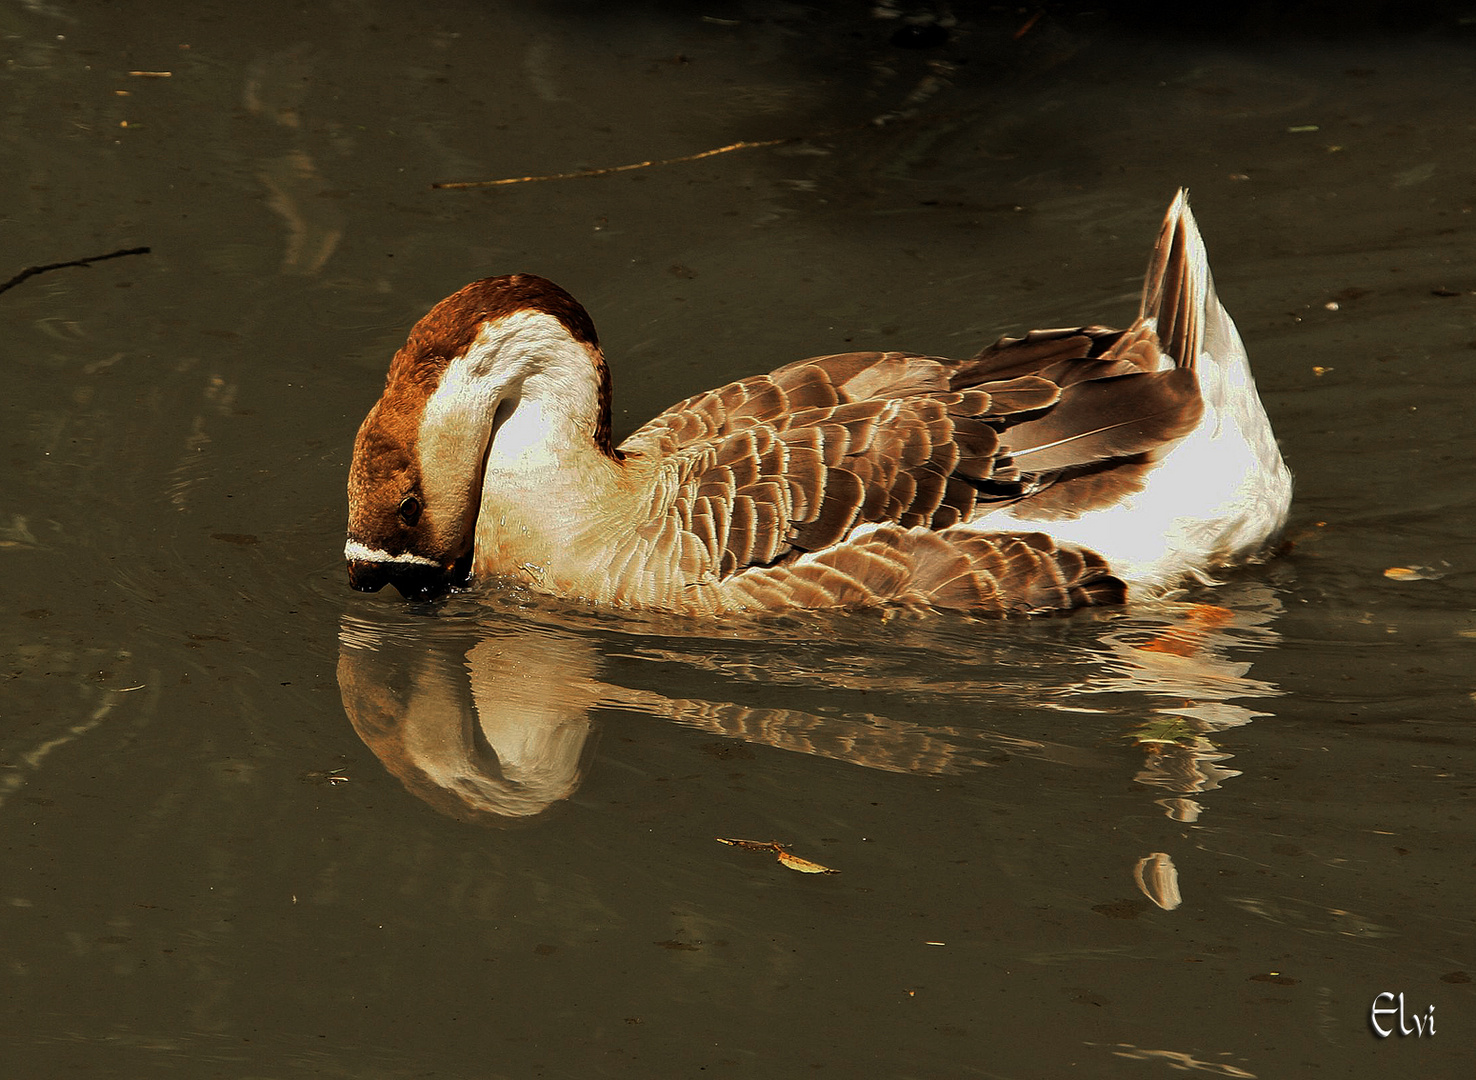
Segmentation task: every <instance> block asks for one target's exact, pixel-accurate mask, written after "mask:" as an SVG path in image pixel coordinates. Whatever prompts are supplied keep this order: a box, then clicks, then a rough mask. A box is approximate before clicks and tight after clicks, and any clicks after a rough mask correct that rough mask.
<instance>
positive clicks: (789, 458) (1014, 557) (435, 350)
mask: <svg viewBox="0 0 1476 1080" xmlns="http://www.w3.org/2000/svg"><path fill="white" fill-rule="evenodd" d="M348 494H349V527H348V541H347V544H346V547H345V557H346V559H347V561H348V570H349V580H350V582H351V584H352V585H353V586H354V587H355V588H358V589H362V590H367V591H372V590H375V589H378V588H380V587H382V586H383V585H385V584H386V583H393V584H394V585H396V586H397V587H398V588H399V590H400V591H401V592H402V593H404V595H406V596H407V597H411V598H424V597H429V596H433V595H435V594H437V593H439V592H441V591H444V590H445V589H446V588H448V587H449V586H452V585H456V584H461V583H464V582H465V581H466V580H467V579H468V577H469V575H477V576H510V577H515V578H519V579H521V580H523V581H525V582H527V583H528V584H529V585H531V586H532V587H533V588H535V589H537V590H540V591H543V592H547V593H551V594H554V595H558V596H562V597H568V598H574V599H582V600H586V601H591V602H594V603H599V604H608V605H614V606H619V607H626V608H641V609H655V610H664V611H671V612H678V613H687V614H717V613H721V612H726V611H735V610H750V611H754V610H770V611H772V610H789V609H799V608H861V607H870V606H879V605H895V606H907V607H943V608H955V609H962V610H967V611H972V612H975V613H980V614H1014V613H1032V612H1043V611H1053V610H1061V609H1067V608H1073V607H1079V606H1084V605H1089V604H1103V603H1118V602H1122V601H1123V600H1124V599H1126V598H1127V597H1128V596H1129V595H1153V594H1157V593H1161V592H1163V591H1165V590H1167V589H1170V588H1172V587H1174V586H1175V585H1177V584H1179V583H1181V582H1183V581H1184V580H1185V579H1187V578H1196V577H1197V578H1200V579H1203V578H1205V577H1206V576H1207V575H1208V574H1209V573H1210V572H1211V571H1213V570H1214V569H1215V568H1217V567H1220V566H1224V565H1227V564H1230V563H1234V562H1236V561H1244V560H1246V559H1250V558H1254V557H1256V556H1258V555H1260V554H1262V553H1263V552H1264V551H1265V550H1266V548H1267V546H1268V544H1269V543H1270V542H1271V541H1272V539H1273V538H1274V537H1275V535H1276V533H1277V532H1278V530H1279V529H1280V527H1281V526H1282V524H1283V522H1284V521H1285V518H1286V514H1287V509H1288V506H1289V504H1290V500H1291V476H1290V473H1289V472H1288V470H1287V468H1286V465H1285V464H1284V463H1283V461H1282V459H1281V454H1280V452H1279V450H1278V449H1277V446H1276V442H1275V439H1274V438H1273V436H1272V432H1271V426H1270V422H1269V421H1268V420H1267V417H1266V412H1265V409H1264V408H1263V406H1262V404H1261V401H1260V398H1259V396H1258V395H1257V393H1256V389H1255V383H1254V381H1253V380H1252V378H1251V372H1250V365H1249V362H1248V360H1247V358H1246V354H1245V348H1244V346H1243V345H1242V343H1241V340H1240V336H1239V334H1238V333H1237V332H1236V329H1235V324H1234V323H1233V322H1232V321H1231V319H1230V316H1229V315H1228V314H1227V313H1226V312H1225V310H1224V308H1223V307H1221V305H1220V303H1219V300H1218V299H1217V298H1216V296H1215V290H1214V285H1213V282H1212V280H1211V278H1210V271H1209V264H1208V262H1207V260H1206V256H1205V251H1204V245H1203V242H1202V240H1201V239H1200V236H1199V231H1198V229H1197V227H1196V226H1195V223H1194V219H1193V217H1192V216H1191V214H1190V212H1189V207H1188V203H1187V200H1186V198H1185V195H1184V193H1183V192H1180V193H1179V195H1178V197H1177V198H1176V199H1175V200H1174V202H1173V205H1172V206H1171V207H1170V208H1169V211H1168V215H1167V217H1166V218H1165V221H1164V225H1163V229H1162V231H1161V233H1160V234H1159V238H1158V242H1157V245H1156V247H1155V249H1154V253H1153V257H1152V260H1151V262H1150V265H1149V269H1148V275H1147V279H1146V281H1145V285H1144V291H1143V300H1142V306H1141V309H1140V312H1139V315H1138V318H1137V320H1136V321H1134V322H1133V324H1132V325H1131V326H1129V327H1128V328H1127V329H1125V330H1110V329H1107V328H1105V327H1100V326H1090V327H1085V328H1082V329H1071V330H1040V331H1032V332H1030V333H1028V334H1026V335H1025V336H1023V337H1020V338H1003V339H1001V340H1000V341H998V342H996V343H995V344H993V345H990V346H988V347H987V348H985V349H983V350H982V351H981V352H980V353H978V354H977V355H976V356H973V357H971V358H969V359H966V360H947V359H941V358H936V357H927V356H918V355H913V354H910V353H901V352H871V353H844V354H840V355H836V356H822V357H815V358H812V359H808V360H801V361H798V362H797V363H793V364H789V365H787V366H785V367H782V368H779V369H778V370H777V371H774V372H771V373H769V374H767V375H757V376H752V377H750V378H746V379H742V380H740V381H738V382H734V383H730V384H729V385H727V386H724V387H721V388H720V389H717V390H713V391H710V392H708V393H705V394H699V395H697V396H695V397H692V398H688V399H687V400H686V401H683V402H681V403H679V404H677V405H674V406H672V407H671V408H670V409H668V410H666V411H665V412H663V413H661V414H660V415H659V416H657V417H656V418H655V419H653V420H652V421H650V422H649V423H647V424H646V425H645V426H643V427H641V428H640V429H639V430H637V431H636V432H635V433H634V434H632V435H631V436H630V437H629V438H628V439H626V440H625V441H624V442H622V443H621V444H620V445H619V446H618V447H617V446H615V445H614V444H613V443H612V440H611V434H610V378H609V372H608V369H607V367H606V365H605V361H604V357H603V355H602V353H601V351H600V347H599V342H598V338H597V337H596V334H595V329H594V324H593V323H592V322H591V320H590V318H589V316H588V314H586V312H585V311H584V309H583V308H582V307H580V305H579V304H578V303H577V302H576V301H575V300H574V299H573V298H572V297H570V296H569V295H568V294H567V293H565V292H564V291H563V290H562V289H560V288H559V287H558V286H556V285H554V284H553V283H552V282H548V281H545V280H544V279H542V278H538V277H533V276H531V275H514V276H511V277H501V278H489V279H486V280H483V281H478V282H474V283H473V284H471V285H468V286H467V287H466V288H464V289H462V290H461V291H459V292H457V293H455V294H454V295H452V296H450V297H448V298H447V299H445V300H443V301H441V303H439V304H437V305H436V306H435V307H434V308H433V309H432V310H431V311H430V312H429V313H428V314H427V315H426V316H425V317H424V318H423V319H421V320H420V322H419V323H417V324H416V326H415V327H414V329H413V330H412V331H411V332H410V336H409V339H408V341H407V342H406V344H405V346H404V347H403V348H402V349H401V350H400V351H399V352H398V353H397V354H396V356H395V358H394V360H393V362H392V363H391V365H390V370H389V375H388V377H387V380H386V384H385V389H384V393H383V394H382V396H381V397H380V399H379V401H378V402H377V403H376V404H375V405H374V407H373V408H372V409H371V410H370V412H369V415H368V416H367V417H366V418H365V420H364V423H363V425H362V426H361V427H360V429H359V433H358V437H357V439H356V441H355V445H354V457H353V464H352V466H351V470H350V474H349V486H348Z"/></svg>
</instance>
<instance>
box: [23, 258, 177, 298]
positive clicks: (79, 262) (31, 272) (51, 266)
mask: <svg viewBox="0 0 1476 1080" xmlns="http://www.w3.org/2000/svg"><path fill="white" fill-rule="evenodd" d="M148 253H149V249H148V248H146V247H136V248H123V249H122V250H121V251H110V252H108V253H107V254H106V255H94V256H92V257H91V258H88V259H73V260H71V261H70V262H59V263H47V264H46V265H45V266H28V267H26V268H25V269H24V270H22V271H21V272H20V273H19V274H16V275H15V277H13V278H11V279H10V280H9V281H7V282H6V283H5V284H4V285H0V293H3V292H4V291H5V290H6V289H13V288H15V286H17V285H19V284H20V283H21V282H22V281H25V280H26V278H29V277H35V276H36V275H37V274H44V273H46V271H48V270H61V269H64V268H66V267H68V266H91V265H92V264H93V263H95V262H102V261H103V260H104V259H119V258H122V257H123V256H124V255H147V254H148Z"/></svg>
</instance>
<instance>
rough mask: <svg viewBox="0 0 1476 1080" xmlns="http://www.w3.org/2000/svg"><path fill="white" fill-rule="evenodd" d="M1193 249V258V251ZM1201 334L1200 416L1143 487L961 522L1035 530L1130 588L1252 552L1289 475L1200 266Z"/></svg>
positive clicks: (1205, 572)
mask: <svg viewBox="0 0 1476 1080" xmlns="http://www.w3.org/2000/svg"><path fill="white" fill-rule="evenodd" d="M1202 257H1203V256H1202V251H1201V252H1200V258H1201V260H1202ZM1201 269H1202V272H1203V275H1204V281H1205V288H1204V292H1203V293H1202V294H1201V295H1202V298H1203V303H1204V314H1203V326H1204V331H1203V334H1204V336H1203V342H1202V346H1201V349H1200V354H1199V361H1198V364H1197V371H1198V374H1199V381H1200V393H1201V395H1202V397H1203V399H1204V406H1205V408H1204V417H1203V419H1202V420H1201V421H1200V424H1199V426H1198V427H1197V428H1196V429H1195V430H1194V431H1193V432H1191V433H1190V434H1189V435H1187V436H1186V437H1185V438H1184V439H1183V440H1182V441H1181V442H1179V443H1178V444H1177V445H1176V446H1174V447H1173V449H1171V450H1170V451H1169V452H1168V453H1167V454H1165V455H1164V457H1163V459H1162V460H1161V461H1160V462H1159V463H1158V465H1157V466H1156V467H1155V468H1154V469H1153V471H1152V472H1151V473H1150V474H1149V475H1148V478H1147V483H1146V484H1145V486H1144V489H1143V490H1142V491H1140V492H1138V493H1137V494H1136V495H1132V496H1129V497H1128V498H1125V499H1123V500H1122V501H1121V502H1119V503H1116V504H1114V505H1112V506H1110V507H1106V508H1104V509H1101V510H1094V511H1089V512H1087V513H1084V514H1082V515H1081V516H1080V517H1078V518H1075V519H1073V520H1064V521H1040V520H1033V519H1031V518H1030V517H1028V516H1027V514H1028V510H1026V511H1025V512H1023V513H1022V512H1021V509H1020V508H1015V507H1011V508H1005V509H1003V510H997V511H994V512H991V513H988V514H985V515H983V516H981V517H978V518H975V519H974V520H973V521H972V522H970V523H969V524H968V526H966V527H969V528H975V529H978V530H979V531H981V532H1006V531H1009V532H1014V531H1031V532H1043V533H1045V534H1047V535H1048V536H1050V537H1052V538H1053V539H1055V540H1057V541H1060V542H1062V543H1068V544H1076V545H1079V546H1081V547H1084V548H1088V549H1090V550H1092V551H1094V552H1096V553H1097V554H1098V555H1101V556H1102V557H1103V558H1104V559H1106V560H1107V564H1108V566H1109V567H1110V568H1111V570H1112V572H1113V573H1114V574H1116V575H1117V576H1118V577H1120V578H1122V579H1123V580H1124V581H1125V582H1127V584H1128V585H1129V587H1130V588H1131V589H1132V591H1133V592H1134V593H1136V594H1138V595H1140V596H1141V595H1144V594H1147V595H1152V594H1156V593H1160V592H1163V591H1164V590H1167V589H1170V588H1172V587H1174V586H1175V585H1178V584H1180V583H1182V582H1183V581H1184V580H1185V579H1186V578H1191V577H1196V578H1200V579H1205V578H1207V577H1209V576H1210V575H1211V573H1212V572H1213V571H1214V570H1215V569H1216V568H1218V567H1223V566H1225V565H1227V564H1230V563H1234V562H1238V561H1244V560H1246V559H1251V558H1254V557H1256V556H1257V555H1259V554H1261V553H1262V552H1263V551H1264V550H1265V548H1266V546H1267V545H1268V543H1269V542H1270V541H1271V540H1272V539H1273V538H1274V537H1275V536H1276V534H1277V533H1278V532H1279V531H1280V529H1281V527H1282V526H1283V525H1284V524H1285V522H1286V516H1287V512H1288V510H1289V509H1290V506H1291V491H1292V478H1291V472H1290V471H1289V470H1288V469H1287V467H1286V463H1285V462H1283V461H1282V459H1281V451H1280V449H1279V448H1278V447H1277V445H1276V439H1275V436H1274V435H1273V434H1272V432H1271V422H1270V420H1269V419H1267V417H1266V410H1265V408H1264V407H1263V406H1262V404H1261V399H1260V395H1259V394H1258V393H1257V392H1256V386H1255V380H1254V379H1253V378H1252V377H1251V370H1250V362H1249V360H1248V359H1247V357H1246V354H1245V346H1244V345H1243V344H1242V343H1241V340H1240V334H1239V333H1238V332H1237V331H1236V329H1235V324H1234V322H1232V321H1231V319H1230V316H1229V315H1228V314H1227V313H1226V311H1225V309H1224V308H1223V307H1221V305H1220V302H1219V300H1218V299H1217V298H1216V296H1215V293H1214V288H1213V285H1212V284H1210V283H1209V280H1208V278H1209V269H1208V266H1207V265H1204V266H1202V267H1201Z"/></svg>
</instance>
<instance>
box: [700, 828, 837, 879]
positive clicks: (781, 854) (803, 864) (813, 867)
mask: <svg viewBox="0 0 1476 1080" xmlns="http://www.w3.org/2000/svg"><path fill="white" fill-rule="evenodd" d="M713 839H715V840H716V841H717V842H718V843H719V844H727V845H728V846H729V847H740V848H743V849H744V850H745V851H767V852H770V853H771V854H773V856H774V857H775V858H776V859H778V860H779V862H780V863H781V864H782V865H784V866H787V867H789V869H791V870H798V871H799V872H800V873H801V874H839V873H840V871H839V870H832V869H831V868H830V867H828V866H821V865H820V864H819V863H817V862H811V861H810V860H809V859H801V858H800V857H799V856H798V855H794V854H791V853H790V850H789V846H788V845H787V844H781V843H779V842H778V841H777V840H739V839H736V838H732V837H723V836H716V837H714V838H713Z"/></svg>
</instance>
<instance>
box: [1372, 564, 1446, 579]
mask: <svg viewBox="0 0 1476 1080" xmlns="http://www.w3.org/2000/svg"><path fill="white" fill-rule="evenodd" d="M1447 565H1448V564H1447ZM1384 576H1385V577H1386V578H1389V579H1390V580H1391V581H1435V580H1437V579H1439V578H1443V577H1444V576H1445V571H1444V570H1440V569H1437V568H1436V567H1433V566H1391V567H1389V569H1387V570H1385V571H1384Z"/></svg>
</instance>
